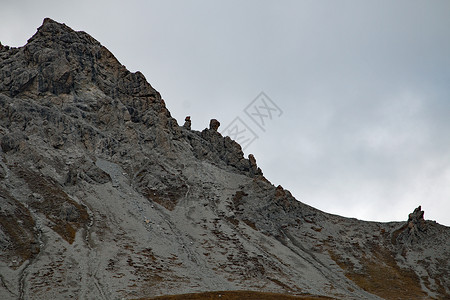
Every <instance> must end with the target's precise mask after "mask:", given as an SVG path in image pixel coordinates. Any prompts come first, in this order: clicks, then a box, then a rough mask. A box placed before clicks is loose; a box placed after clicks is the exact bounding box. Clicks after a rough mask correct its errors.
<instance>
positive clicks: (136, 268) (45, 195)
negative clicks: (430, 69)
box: [0, 19, 450, 299]
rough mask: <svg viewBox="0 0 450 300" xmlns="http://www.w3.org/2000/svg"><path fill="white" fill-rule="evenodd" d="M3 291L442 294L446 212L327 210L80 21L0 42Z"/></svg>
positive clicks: (448, 241) (447, 250)
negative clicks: (360, 216) (308, 201)
mask: <svg viewBox="0 0 450 300" xmlns="http://www.w3.org/2000/svg"><path fill="white" fill-rule="evenodd" d="M0 78H1V80H0V146H1V151H0V254H1V255H0V299H70V298H78V299H122V298H126V299H127V298H139V297H150V296H157V295H163V294H178V293H189V292H201V291H218V290H255V291H267V292H278V293H290V294H293V295H303V294H312V295H322V296H329V297H332V298H338V299H379V298H386V299H430V298H435V299H448V298H450V265H449V263H448V261H449V260H450V228H448V227H445V226H442V225H439V224H437V223H436V222H432V221H427V220H425V219H424V218H423V211H422V210H421V208H420V207H419V208H418V209H416V210H415V211H414V212H413V213H412V214H410V215H409V218H408V221H406V222H403V223H402V222H392V223H376V222H364V221H359V220H356V219H347V218H343V217H339V216H334V215H330V214H326V213H324V212H321V211H319V210H317V209H314V208H312V207H309V206H307V205H305V204H303V203H301V202H299V201H297V200H296V199H294V197H293V196H292V195H291V194H290V193H289V192H288V191H287V190H285V189H283V188H282V187H281V186H278V187H275V186H273V185H272V184H271V183H270V182H268V181H267V180H266V179H265V178H264V176H263V174H262V171H261V170H260V169H259V168H258V166H257V164H256V159H255V157H254V156H253V155H249V157H248V159H246V158H244V154H243V152H242V149H241V147H240V145H239V144H237V143H236V142H235V141H233V140H231V139H230V138H229V137H223V136H222V135H221V134H220V133H219V132H218V131H217V129H218V127H219V125H220V123H219V122H218V121H217V120H211V123H210V126H209V128H208V129H205V130H203V131H202V132H198V131H194V130H190V119H186V123H185V125H184V126H179V125H178V124H177V122H176V120H175V119H173V118H172V117H171V115H170V113H169V111H168V110H167V108H166V106H165V104H164V100H163V99H162V98H161V95H160V94H159V93H158V92H157V91H156V90H154V89H153V88H152V87H151V85H150V84H149V83H147V81H146V80H145V78H144V76H143V75H142V74H141V73H139V72H137V73H131V72H129V71H127V70H126V68H125V67H124V66H122V65H121V64H120V63H119V62H118V61H117V59H116V58H115V57H114V56H113V55H112V54H111V53H110V52H109V51H108V50H107V49H106V48H105V47H103V46H102V45H101V44H100V43H99V42H97V41H96V40H95V39H93V38H92V37H91V36H89V35H88V34H86V33H84V32H76V31H73V30H72V29H70V28H69V27H67V26H66V25H64V24H59V23H57V22H55V21H53V20H50V19H45V20H44V23H43V25H42V26H41V27H39V29H38V31H37V33H36V34H35V35H34V36H33V37H32V38H31V39H30V40H29V41H28V43H27V44H26V45H25V46H24V47H21V48H8V47H2V48H1V49H0Z"/></svg>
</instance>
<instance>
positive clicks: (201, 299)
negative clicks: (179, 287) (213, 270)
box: [139, 291, 332, 300]
mask: <svg viewBox="0 0 450 300" xmlns="http://www.w3.org/2000/svg"><path fill="white" fill-rule="evenodd" d="M216 299H220V300H295V299H303V300H318V299H332V298H329V297H322V296H311V295H308V296H307V295H305V296H291V295H283V294H275V293H262V292H252V291H223V292H204V293H197V294H184V295H172V296H160V297H155V298H141V299H139V300H216Z"/></svg>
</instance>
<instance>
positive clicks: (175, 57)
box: [0, 0, 450, 226]
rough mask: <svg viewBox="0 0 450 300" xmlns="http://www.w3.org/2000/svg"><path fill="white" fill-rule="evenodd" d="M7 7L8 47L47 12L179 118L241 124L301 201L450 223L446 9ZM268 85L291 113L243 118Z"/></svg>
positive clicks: (449, 15) (418, 5) (411, 4)
mask: <svg viewBox="0 0 450 300" xmlns="http://www.w3.org/2000/svg"><path fill="white" fill-rule="evenodd" d="M1 2H2V4H1V10H0V41H1V42H2V43H3V44H7V45H10V46H22V45H24V44H25V43H26V41H27V39H28V38H30V37H31V36H32V35H33V34H34V33H35V32H36V28H37V27H39V26H40V25H41V24H42V21H43V19H44V17H50V18H52V19H54V20H56V21H58V22H63V23H66V24H67V25H68V26H70V27H72V28H73V29H75V30H83V31H86V32H88V33H89V34H91V35H92V36H93V37H94V38H96V39H97V40H99V41H100V42H101V43H102V44H103V45H105V46H106V47H107V48H108V49H109V50H110V51H111V52H112V53H113V54H114V55H115V56H116V57H117V58H118V59H119V61H120V62H121V63H122V64H124V65H125V66H126V67H127V68H128V69H129V70H130V71H138V70H139V71H141V72H142V73H143V74H144V75H145V76H146V78H147V80H148V81H149V82H150V83H151V84H152V85H153V87H155V88H156V89H157V90H158V91H159V92H160V93H161V94H162V96H163V98H164V99H165V101H166V104H167V106H168V108H169V110H170V111H171V113H172V115H173V116H174V117H175V118H176V119H177V120H178V123H179V124H183V121H184V117H185V116H187V115H190V116H191V119H192V127H193V128H194V129H197V130H202V129H204V128H205V127H207V126H208V124H209V120H210V119H211V118H216V119H218V120H219V121H220V122H221V124H222V125H221V128H219V131H220V130H223V129H224V128H225V127H226V126H227V125H229V124H230V123H231V122H232V121H233V120H234V119H235V118H236V117H239V118H240V120H241V121H242V123H245V124H246V125H247V126H248V127H249V128H250V129H251V130H253V131H254V133H255V134H256V135H257V136H258V139H256V140H254V141H253V142H252V143H251V144H250V145H248V146H247V147H246V148H245V152H246V154H249V153H253V154H254V155H255V157H256V159H257V162H258V165H259V166H260V167H261V168H262V169H263V172H264V174H265V176H266V177H267V178H268V179H269V180H270V181H271V182H272V183H273V184H275V185H278V184H281V185H282V186H283V187H284V188H286V189H288V190H290V191H291V192H292V194H293V195H294V196H295V197H296V198H297V199H298V200H300V201H302V202H305V203H307V204H309V205H311V206H314V207H316V208H319V209H321V210H324V211H326V212H330V213H334V214H339V215H343V216H347V217H355V218H359V219H364V220H374V221H390V220H392V221H394V220H397V221H399V220H406V219H407V217H408V214H409V213H410V212H412V211H413V209H414V208H415V207H417V206H418V205H422V209H423V210H425V217H426V218H427V219H431V220H436V221H437V222H439V223H441V224H445V225H447V226H450V151H449V150H450V118H449V116H450V1H447V0H442V1H436V0H431V1H414V0H407V1H380V0H377V1H301V0H298V1H287V0H284V1H256V0H255V1H251V0H246V1H242V0H241V1H230V0H228V1H211V0H209V1H207V0H204V1H200V0H195V1H189V0H183V1H137V0H128V1H111V0H108V1H92V0H88V1H86V0H79V1H76V2H75V1H45V0H42V1H21V0H16V1H5V0H1ZM262 91H263V92H264V93H265V94H266V95H267V96H268V97H269V98H270V99H271V100H272V101H273V103H275V104H276V105H277V106H278V108H279V109H280V110H281V111H282V114H281V116H279V113H278V112H277V113H276V114H275V111H273V112H274V114H273V116H272V119H271V120H270V119H268V118H266V119H265V126H264V127H263V129H264V130H263V129H261V128H260V127H258V126H257V124H256V123H255V122H253V121H252V120H251V118H250V117H249V116H248V115H247V114H246V113H245V112H244V109H245V108H246V107H247V106H248V105H249V104H251V103H252V101H253V100H254V99H255V97H257V96H258V95H259V94H260V92H262ZM257 103H258V102H255V103H253V104H252V105H253V106H254V105H255V104H257ZM252 105H251V106H250V108H252V107H253V106H252ZM266 112H267V111H266ZM254 117H256V116H254Z"/></svg>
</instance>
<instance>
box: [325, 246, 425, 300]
mask: <svg viewBox="0 0 450 300" xmlns="http://www.w3.org/2000/svg"><path fill="white" fill-rule="evenodd" d="M329 254H330V256H331V258H332V259H333V260H334V261H335V262H336V263H337V264H338V265H339V266H340V267H341V268H342V269H343V270H344V271H345V276H346V277H347V278H348V279H350V280H352V281H353V282H355V283H356V284H357V285H358V286H359V287H360V288H362V289H363V290H365V291H367V292H369V293H371V294H375V295H377V296H379V297H382V298H384V299H425V298H427V297H428V295H427V294H426V293H425V292H424V291H423V290H422V288H421V286H420V280H419V277H418V276H417V275H416V273H415V272H414V271H413V270H410V269H402V268H400V267H399V266H398V264H397V262H396V261H395V258H394V256H393V254H392V253H391V252H390V251H389V250H388V249H386V248H383V247H382V246H379V245H372V246H371V252H370V254H369V255H366V256H364V257H362V259H361V260H360V263H361V264H362V266H363V269H362V270H361V271H356V270H355V268H354V265H353V264H352V263H351V262H349V261H348V260H345V259H343V258H342V257H340V256H339V255H338V254H337V253H336V252H334V251H331V250H329Z"/></svg>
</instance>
